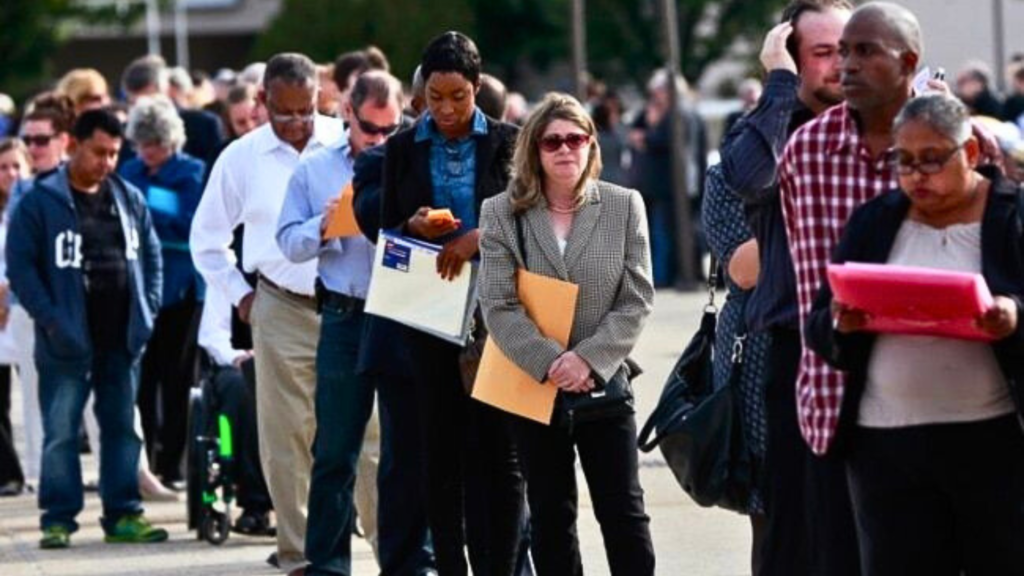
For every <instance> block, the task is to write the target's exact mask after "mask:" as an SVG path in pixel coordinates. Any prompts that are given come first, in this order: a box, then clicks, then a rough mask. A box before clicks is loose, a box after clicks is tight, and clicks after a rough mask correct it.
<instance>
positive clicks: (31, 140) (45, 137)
mask: <svg viewBox="0 0 1024 576" xmlns="http://www.w3.org/2000/svg"><path fill="white" fill-rule="evenodd" d="M56 137H57V135H56V134H26V135H24V136H22V137H21V141H22V142H24V143H25V146H40V147H42V146H49V145H50V140H53V139H54V138H56Z"/></svg>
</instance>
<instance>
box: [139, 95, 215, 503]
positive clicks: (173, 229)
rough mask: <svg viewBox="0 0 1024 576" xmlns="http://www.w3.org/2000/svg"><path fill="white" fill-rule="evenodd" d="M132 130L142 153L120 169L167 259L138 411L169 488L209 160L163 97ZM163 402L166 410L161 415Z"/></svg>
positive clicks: (182, 405)
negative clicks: (193, 240) (196, 221)
mask: <svg viewBox="0 0 1024 576" xmlns="http://www.w3.org/2000/svg"><path fill="white" fill-rule="evenodd" d="M127 133H128V139H129V140H131V141H132V144H134V146H135V151H136V153H137V156H136V157H135V158H132V159H131V160H129V161H128V162H126V163H125V164H124V165H123V166H121V169H120V174H121V176H123V177H124V179H125V180H127V181H129V182H131V183H132V184H134V185H135V186H136V187H137V188H138V189H139V190H140V191H142V193H143V195H145V197H146V203H147V205H148V206H149V210H150V213H152V215H153V226H154V227H155V228H156V232H157V236H159V237H160V245H161V254H162V256H163V263H164V269H163V270H164V276H163V278H164V283H163V302H162V304H161V308H160V311H159V313H158V315H157V318H156V323H155V325H154V327H153V336H152V337H151V338H150V341H149V345H148V346H147V348H146V352H145V354H144V355H143V357H142V374H141V377H140V381H139V408H140V410H141V412H142V425H143V430H144V432H145V434H144V435H145V438H146V440H147V443H146V444H147V445H146V449H147V451H148V452H149V454H150V455H151V456H152V455H154V454H155V469H154V470H155V472H156V473H157V475H158V476H160V477H162V479H163V482H164V484H166V485H169V486H170V485H173V484H174V483H175V482H179V481H180V480H181V479H182V474H181V459H182V456H183V454H184V451H185V435H186V431H185V428H186V415H187V413H188V394H189V389H190V388H191V386H192V382H193V380H194V379H195V377H194V372H195V370H194V362H195V355H196V351H197V349H196V331H197V329H198V326H199V324H198V313H199V302H200V301H201V300H202V295H203V290H204V286H203V283H202V281H201V280H200V277H199V274H198V273H197V272H196V268H195V265H194V264H193V263H192V254H191V252H190V251H189V242H188V240H189V233H190V232H191V229H192V217H193V215H194V214H195V211H196V207H197V206H198V205H199V198H200V196H201V195H202V190H203V188H202V186H203V174H204V173H205V170H206V165H205V163H204V162H203V161H202V160H199V159H197V158H193V157H192V156H189V155H188V154H185V153H184V152H182V151H181V149H182V147H183V146H184V144H185V124H184V122H183V121H182V120H181V117H180V116H178V112H177V111H176V110H175V107H174V104H173V103H171V101H170V100H169V99H167V98H166V97H164V96H152V97H144V98H140V99H139V100H138V101H136V103H135V105H134V106H133V107H132V109H131V111H130V113H129V116H128V130H127ZM158 395H159V397H160V401H159V402H158V401H157V396H158ZM158 407H161V408H162V411H161V412H159V413H158ZM157 447H159V449H157Z"/></svg>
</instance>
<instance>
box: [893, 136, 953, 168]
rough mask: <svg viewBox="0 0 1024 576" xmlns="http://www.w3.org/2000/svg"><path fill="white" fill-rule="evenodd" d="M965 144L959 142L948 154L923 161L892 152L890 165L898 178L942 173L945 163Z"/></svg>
mask: <svg viewBox="0 0 1024 576" xmlns="http://www.w3.org/2000/svg"><path fill="white" fill-rule="evenodd" d="M966 143H967V142H966V141H964V142H961V143H960V144H958V145H957V146H956V147H955V148H953V149H951V150H949V151H948V152H946V153H944V154H940V155H938V156H935V157H933V158H927V159H925V160H915V159H914V157H913V156H911V155H910V154H907V153H906V152H903V151H901V150H893V151H892V152H891V154H892V163H893V165H894V166H895V167H896V172H897V173H898V174H899V175H900V176H910V175H911V174H913V173H914V172H920V173H921V174H926V175H929V176H930V175H932V174H938V173H939V172H942V169H943V168H944V167H945V166H946V163H947V162H949V160H950V159H951V158H952V157H953V156H956V153H957V152H959V151H960V150H961V149H962V148H963V147H964V144H966Z"/></svg>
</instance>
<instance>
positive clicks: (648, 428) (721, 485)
mask: <svg viewBox="0 0 1024 576" xmlns="http://www.w3.org/2000/svg"><path fill="white" fill-rule="evenodd" d="M717 271H718V266H717V264H716V262H715V261H714V260H712V265H711V273H710V274H709V275H708V276H709V278H708V291H709V295H710V296H709V300H708V304H707V306H705V308H704V317H703V318H702V319H701V322H700V328H698V329H697V333H696V334H694V336H693V338H692V339H691V340H690V343H689V345H687V347H686V349H685V350H684V351H683V354H682V356H680V358H679V360H678V361H677V362H676V365H675V367H674V368H673V369H672V372H671V374H669V377H668V380H667V381H666V382H665V388H664V390H663V391H662V393H661V398H660V399H659V400H658V406H657V407H656V408H655V409H654V412H652V413H651V416H650V418H648V420H647V423H646V424H644V426H643V428H642V429H641V430H640V437H639V439H638V440H637V443H638V444H639V447H640V450H641V451H643V452H650V451H651V450H653V449H654V447H655V446H660V447H661V453H662V454H663V455H664V456H665V460H666V462H668V466H669V468H671V469H672V473H673V474H674V475H675V477H676V480H677V481H678V482H679V485H680V486H682V488H683V490H685V491H686V493H687V494H689V495H690V497H691V498H693V500H694V501H695V502H696V503H697V504H699V505H701V506H718V507H721V508H726V509H729V510H734V511H737V512H743V513H745V512H746V511H747V509H748V506H749V503H750V493H751V490H752V488H753V486H754V482H755V480H754V472H753V458H752V456H751V454H750V451H749V449H748V447H747V444H746V440H745V437H744V435H743V426H742V419H741V414H740V411H741V409H740V400H739V378H740V374H741V373H742V368H741V367H742V363H743V343H744V337H743V336H739V337H737V338H736V340H735V343H734V345H733V353H732V363H733V369H732V373H731V376H730V378H729V382H728V384H727V385H725V386H722V387H721V388H719V389H717V390H716V389H715V387H714V378H713V370H712V362H713V359H714V342H715V329H716V325H717V313H718V309H717V308H716V307H715V291H714V290H715V281H716V278H717ZM652 434H653V438H652Z"/></svg>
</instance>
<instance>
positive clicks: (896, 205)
mask: <svg viewBox="0 0 1024 576" xmlns="http://www.w3.org/2000/svg"><path fill="white" fill-rule="evenodd" d="M982 172H983V173H984V174H985V175H986V176H988V177H989V178H992V180H993V185H992V188H991V192H990V194H989V197H988V201H987V203H986V205H985V213H984V215H983V216H982V221H981V274H982V276H983V277H984V278H985V282H986V283H987V284H988V287H989V290H991V292H992V294H993V295H1003V296H1009V297H1011V298H1013V299H1014V300H1016V301H1017V330H1016V332H1014V333H1013V334H1011V335H1010V336H1008V337H1006V338H1004V339H1002V340H999V341H996V342H993V343H992V348H993V350H994V351H995V354H996V358H997V360H998V361H999V366H1000V368H1001V369H1002V371H1003V374H1004V376H1005V377H1006V380H1007V382H1008V383H1009V385H1010V391H1011V393H1012V395H1013V399H1014V402H1015V403H1016V405H1017V413H1018V417H1019V418H1021V420H1022V422H1024V412H1022V411H1021V407H1022V404H1021V401H1020V400H1021V398H1020V386H1021V385H1024V311H1022V310H1021V298H1022V297H1024V224H1022V218H1024V214H1020V213H1018V206H1019V204H1018V195H1019V194H1020V188H1019V187H1017V186H1016V185H1014V184H1013V183H1012V182H1010V181H1009V180H1006V179H1005V178H1003V177H1002V176H1001V175H998V174H997V173H996V172H995V171H994V170H989V169H983V171H982ZM909 209H910V200H909V199H908V198H907V196H906V194H904V193H903V192H902V191H900V190H893V191H890V192H887V193H885V194H883V195H881V196H879V197H877V198H875V199H873V200H871V201H870V202H867V203H866V204H864V205H863V206H861V207H860V208H858V209H857V210H856V211H854V213H853V214H852V215H851V216H850V220H849V222H847V224H846V229H845V231H844V232H843V237H842V239H841V240H840V241H839V245H838V246H836V249H835V252H834V253H833V254H832V261H833V262H835V263H841V262H867V263H875V264H884V263H885V262H886V261H887V260H888V258H889V252H890V251H891V250H892V245H893V243H894V242H895V240H896V234H897V233H898V232H899V229H900V226H901V225H902V224H903V221H904V220H905V219H906V217H907V212H908V211H909ZM831 305H832V290H831V288H830V287H829V285H828V281H825V282H824V283H823V284H822V286H821V290H820V291H819V292H818V295H817V297H816V298H815V300H814V306H813V307H812V308H811V314H810V316H809V317H808V319H807V324H806V325H805V331H804V333H805V336H804V337H805V340H806V345H807V346H808V347H810V348H811V349H812V350H814V351H815V352H817V353H818V354H819V355H820V356H821V357H822V358H823V359H824V360H825V361H826V362H828V363H829V364H831V365H832V366H834V367H836V368H838V369H840V370H844V371H847V372H849V379H848V380H847V384H846V391H845V393H844V395H843V405H842V409H841V411H840V416H839V431H838V432H837V437H836V441H837V442H842V441H844V439H846V438H847V437H848V431H849V429H850V428H852V427H853V426H854V425H855V424H856V422H857V411H858V409H859V407H860V399H861V396H862V394H863V392H864V384H865V382H866V380H867V369H868V362H869V361H870V359H871V351H872V348H873V346H874V343H875V335H874V334H872V333H869V332H855V333H853V334H840V333H838V332H835V331H834V330H832V313H831V310H830V308H831Z"/></svg>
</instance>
